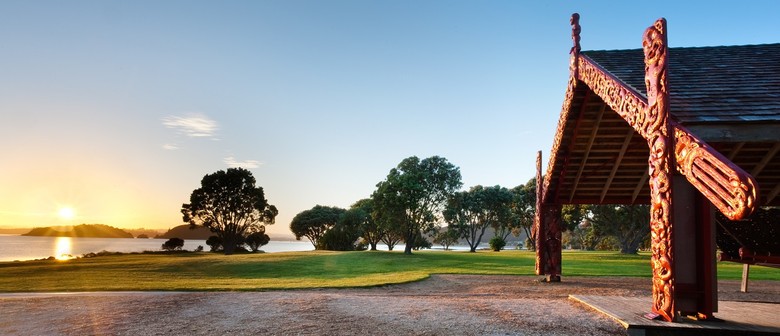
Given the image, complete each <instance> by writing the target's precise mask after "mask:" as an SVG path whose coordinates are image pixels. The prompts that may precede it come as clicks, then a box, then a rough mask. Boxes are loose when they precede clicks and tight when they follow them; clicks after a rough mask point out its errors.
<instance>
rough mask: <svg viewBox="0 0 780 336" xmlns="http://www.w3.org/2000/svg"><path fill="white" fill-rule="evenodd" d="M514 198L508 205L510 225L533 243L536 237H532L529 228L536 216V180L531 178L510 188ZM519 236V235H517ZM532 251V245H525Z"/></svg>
mask: <svg viewBox="0 0 780 336" xmlns="http://www.w3.org/2000/svg"><path fill="white" fill-rule="evenodd" d="M512 193H513V194H514V198H513V200H512V203H511V205H510V209H511V211H512V223H513V227H514V228H515V229H517V230H518V231H519V230H522V231H523V232H525V236H526V237H528V239H529V240H530V241H531V242H533V241H534V239H535V238H536V237H534V236H533V233H532V232H531V228H532V227H533V225H534V216H535V215H536V178H532V179H530V180H528V182H526V184H521V185H519V186H517V187H514V188H512ZM517 235H518V236H519V234H517ZM527 246H528V248H529V249H533V247H534V244H528V245H527Z"/></svg>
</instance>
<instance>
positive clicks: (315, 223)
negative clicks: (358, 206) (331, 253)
mask: <svg viewBox="0 0 780 336" xmlns="http://www.w3.org/2000/svg"><path fill="white" fill-rule="evenodd" d="M344 212H346V210H344V209H342V208H337V207H329V206H322V205H315V206H314V207H313V208H311V209H309V210H304V211H301V212H300V213H299V214H297V215H295V217H294V218H293V220H292V222H290V231H292V233H293V234H294V235H295V239H297V240H301V238H302V237H306V238H308V239H309V241H310V242H311V243H312V245H314V248H315V249H320V245H319V244H318V243H319V240H320V239H321V238H322V236H323V235H324V234H325V232H327V231H328V229H330V228H331V227H333V226H334V225H336V223H337V222H338V221H339V218H341V215H343V214H344Z"/></svg>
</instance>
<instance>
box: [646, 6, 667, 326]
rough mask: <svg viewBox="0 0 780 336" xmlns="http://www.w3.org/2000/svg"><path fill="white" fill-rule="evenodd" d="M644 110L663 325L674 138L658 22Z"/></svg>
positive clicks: (651, 35) (656, 301) (662, 28)
mask: <svg viewBox="0 0 780 336" xmlns="http://www.w3.org/2000/svg"><path fill="white" fill-rule="evenodd" d="M642 49H643V50H644V53H645V85H646V86H647V110H646V111H645V113H644V116H643V117H644V118H643V120H642V121H641V130H640V133H642V134H643V135H644V138H645V139H647V143H648V146H649V147H650V156H649V158H648V164H649V175H650V232H651V233H650V234H651V247H650V249H651V252H652V258H651V265H652V271H653V312H654V313H656V314H658V315H660V316H661V317H662V318H663V319H664V320H666V321H672V320H674V318H675V305H674V291H675V288H674V286H675V277H674V272H673V263H674V253H673V246H674V244H673V242H674V237H673V234H672V233H673V228H674V226H673V223H672V208H671V205H672V181H671V176H672V169H673V167H674V156H673V155H672V154H673V151H672V149H673V148H674V144H673V141H674V136H673V133H672V132H671V127H670V125H669V120H668V116H669V88H668V81H667V76H666V74H667V59H668V50H667V37H666V20H665V19H663V18H661V19H658V20H657V21H656V22H655V24H654V25H653V26H651V27H649V28H647V30H645V33H644V38H643V41H642Z"/></svg>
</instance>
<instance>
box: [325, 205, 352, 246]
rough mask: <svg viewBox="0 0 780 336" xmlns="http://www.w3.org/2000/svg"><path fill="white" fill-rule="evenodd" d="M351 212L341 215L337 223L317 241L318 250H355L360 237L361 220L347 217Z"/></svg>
mask: <svg viewBox="0 0 780 336" xmlns="http://www.w3.org/2000/svg"><path fill="white" fill-rule="evenodd" d="M348 213H349V212H348V211H347V212H345V213H344V215H342V216H341V218H340V219H339V221H338V222H336V225H334V226H333V227H331V228H330V229H328V231H326V232H325V234H323V235H322V238H321V239H320V240H319V241H318V242H317V249H318V250H331V251H355V250H357V247H358V246H357V245H358V240H359V239H360V227H359V224H360V223H359V222H356V221H354V220H351V218H347V220H345V217H346V216H347V214H348Z"/></svg>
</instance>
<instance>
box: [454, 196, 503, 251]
mask: <svg viewBox="0 0 780 336" xmlns="http://www.w3.org/2000/svg"><path fill="white" fill-rule="evenodd" d="M513 198H514V195H513V194H512V192H511V191H509V189H507V188H502V187H500V186H493V187H483V186H480V185H478V186H474V187H471V189H469V190H468V191H461V192H457V193H454V194H453V195H452V196H450V198H449V200H448V201H447V208H446V210H445V211H444V218H445V219H446V220H447V222H448V223H449V226H450V229H451V230H456V231H457V232H458V234H459V236H460V237H462V238H465V239H466V242H467V243H468V244H469V247H470V251H471V252H476V250H477V246H479V244H480V242H481V241H482V236H484V234H485V230H487V228H488V227H491V226H493V227H498V226H499V225H500V223H506V222H509V221H510V220H511V217H512V212H511V203H512V200H513ZM502 238H503V237H502Z"/></svg>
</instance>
